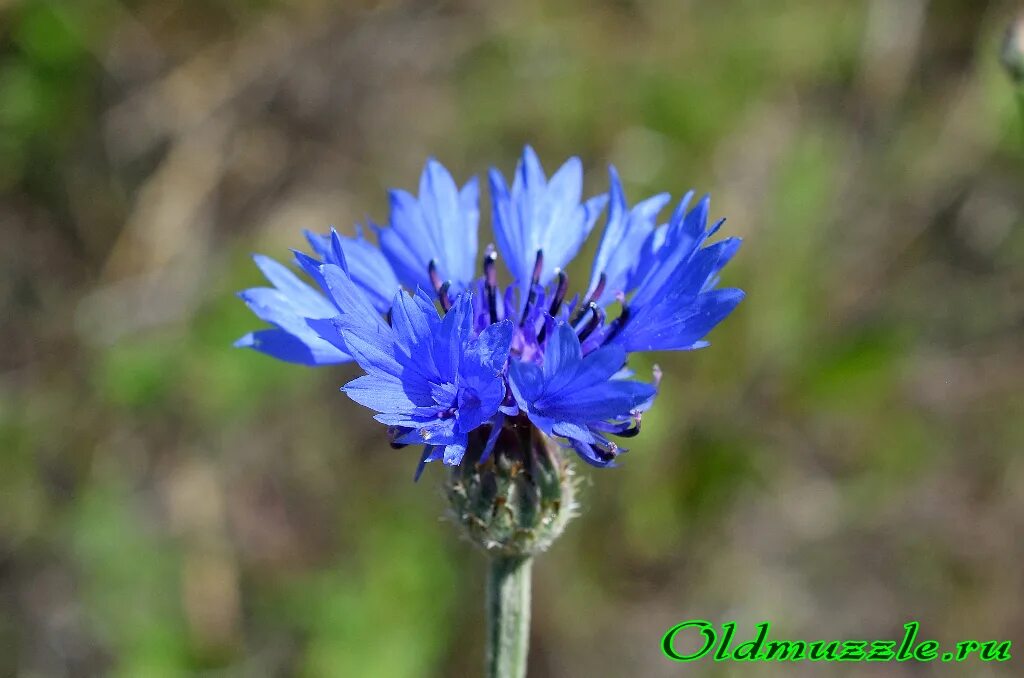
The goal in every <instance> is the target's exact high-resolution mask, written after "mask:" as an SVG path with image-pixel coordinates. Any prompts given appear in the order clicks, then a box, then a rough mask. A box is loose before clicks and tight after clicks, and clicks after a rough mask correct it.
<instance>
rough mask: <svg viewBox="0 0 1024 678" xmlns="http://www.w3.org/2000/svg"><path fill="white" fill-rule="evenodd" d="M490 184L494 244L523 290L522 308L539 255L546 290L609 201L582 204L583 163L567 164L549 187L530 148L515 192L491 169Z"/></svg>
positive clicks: (520, 166) (601, 198)
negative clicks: (538, 255)
mask: <svg viewBox="0 0 1024 678" xmlns="http://www.w3.org/2000/svg"><path fill="white" fill-rule="evenodd" d="M490 182H491V202H492V209H493V215H494V234H495V239H496V240H497V243H498V248H499V249H500V250H501V253H502V259H503V261H504V262H505V265H506V266H507V267H508V269H509V272H510V273H511V274H512V277H513V278H514V279H515V281H516V284H517V286H518V288H519V292H520V306H522V304H523V303H525V299H526V297H527V294H528V292H529V289H530V284H531V278H532V272H533V266H534V261H535V259H536V257H537V252H538V251H543V253H544V258H543V265H542V268H541V271H540V284H541V285H546V284H547V283H548V282H550V281H551V279H552V278H553V277H554V274H555V271H557V270H558V269H563V268H565V267H566V265H567V264H568V263H569V261H570V260H571V259H572V258H573V257H574V256H575V255H576V253H577V252H578V251H579V248H580V246H581V245H582V244H583V242H584V240H586V238H587V236H588V235H589V234H590V231H591V230H592V229H593V227H594V223H595V222H596V220H597V215H598V213H599V212H600V211H601V209H602V208H603V207H604V204H605V202H606V201H607V197H606V196H597V197H595V198H591V199H590V200H588V201H587V202H586V203H584V204H582V205H581V204H580V194H581V189H582V182H583V168H582V164H581V163H580V160H579V158H570V159H569V160H568V161H566V163H565V164H564V165H562V167H561V168H559V170H558V171H557V172H555V174H554V176H552V177H551V181H550V182H548V181H547V180H546V179H545V177H544V170H543V168H542V167H541V165H540V161H539V160H538V159H537V154H536V153H534V151H533V149H532V148H530V147H529V146H527V147H526V148H525V149H524V151H523V157H522V159H521V160H520V161H519V164H518V165H517V167H516V173H515V180H514V181H513V182H512V189H511V191H510V190H509V189H508V186H507V184H506V183H505V180H504V178H503V177H502V175H501V173H500V172H498V171H497V170H493V169H492V170H491V172H490Z"/></svg>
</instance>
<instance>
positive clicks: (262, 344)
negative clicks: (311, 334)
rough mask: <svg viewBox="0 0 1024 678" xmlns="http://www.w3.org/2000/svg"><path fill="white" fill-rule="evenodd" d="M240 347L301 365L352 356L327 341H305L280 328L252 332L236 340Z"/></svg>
mask: <svg viewBox="0 0 1024 678" xmlns="http://www.w3.org/2000/svg"><path fill="white" fill-rule="evenodd" d="M235 346H237V347H239V348H251V349H254V350H256V351H259V352H261V353H266V354H267V355H269V356H272V357H274V358H277V359H278V360H284V361H286V362H290V363H298V364H300V365H333V364H336V363H347V362H350V361H351V360H352V357H351V356H349V355H347V354H346V353H344V352H343V351H340V350H338V349H337V348H335V347H334V346H332V345H330V344H328V343H327V342H325V341H308V340H307V341H303V340H302V339H299V338H298V337H296V336H295V335H293V334H289V333H288V332H285V331H284V330H280V329H276V328H275V329H269V330H259V331H256V332H250V333H249V334H247V335H245V336H244V337H242V338H241V339H239V340H238V341H236V342H235Z"/></svg>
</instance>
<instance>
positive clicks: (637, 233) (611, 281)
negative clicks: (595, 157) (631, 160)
mask: <svg viewBox="0 0 1024 678" xmlns="http://www.w3.org/2000/svg"><path fill="white" fill-rule="evenodd" d="M608 173H609V175H610V186H611V187H610V192H609V207H608V221H607V224H606V225H605V230H604V235H603V236H602V238H601V244H600V245H599V246H598V249H597V254H596V255H595V257H594V266H593V269H592V272H591V279H590V287H589V289H588V291H587V296H588V297H589V296H590V295H591V294H592V293H593V292H594V291H595V290H596V288H597V286H598V281H599V279H600V277H601V276H602V275H604V276H605V285H604V290H603V292H602V293H601V295H600V296H599V297H598V298H597V299H596V300H595V301H597V303H598V304H601V305H606V304H609V303H611V302H612V301H613V300H614V299H615V297H616V295H617V294H620V293H627V292H630V291H632V289H633V285H634V284H635V282H636V280H635V279H636V272H637V270H638V269H639V267H640V265H641V262H642V251H643V248H644V246H645V244H647V243H648V239H649V238H650V237H651V234H652V233H653V232H654V222H655V219H657V216H658V213H659V212H660V211H661V209H662V208H663V207H664V206H665V203H667V202H668V201H669V195H668V194H667V193H662V194H659V195H655V196H653V197H650V198H648V199H647V200H644V201H642V202H640V203H638V204H637V205H636V206H635V207H633V209H632V210H629V209H628V207H627V204H626V197H625V195H624V194H623V191H622V184H621V183H620V181H619V175H618V172H617V171H616V170H615V168H614V167H609V168H608Z"/></svg>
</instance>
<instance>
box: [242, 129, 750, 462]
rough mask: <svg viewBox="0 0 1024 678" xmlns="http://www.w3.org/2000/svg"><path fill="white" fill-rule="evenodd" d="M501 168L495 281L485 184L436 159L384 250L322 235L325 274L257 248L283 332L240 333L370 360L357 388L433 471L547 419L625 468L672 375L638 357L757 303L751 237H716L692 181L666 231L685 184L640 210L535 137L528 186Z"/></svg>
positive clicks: (595, 454)
mask: <svg viewBox="0 0 1024 678" xmlns="http://www.w3.org/2000/svg"><path fill="white" fill-rule="evenodd" d="M489 178H490V182H489V183H490V189H491V201H492V220H493V225H494V231H495V240H496V243H497V247H494V246H493V245H492V246H488V247H487V248H485V252H484V255H483V257H482V258H481V259H482V275H480V276H479V277H475V274H474V271H475V270H476V264H477V261H478V257H479V254H478V236H477V233H478V222H479V209H478V187H477V182H476V181H475V180H471V181H470V182H469V183H467V184H465V185H464V186H463V187H462V188H461V189H460V188H458V186H457V184H456V183H455V181H454V180H453V179H452V177H451V175H450V174H449V173H448V171H447V170H446V169H445V168H444V167H443V166H442V165H441V164H440V163H438V162H437V161H434V160H431V161H429V162H428V163H427V165H426V167H425V168H424V170H423V174H422V176H421V179H420V186H419V195H418V196H413V195H412V194H410V193H407V192H405V191H397V190H396V191H392V192H391V194H390V218H389V220H388V224H387V225H386V226H381V227H378V226H373V227H372V228H373V230H374V231H375V233H376V236H377V240H378V242H379V247H377V246H375V245H374V244H373V243H372V242H371V241H370V240H369V239H367V238H366V237H365V235H364V233H363V231H362V229H358V230H357V232H356V235H355V236H353V237H347V236H342V235H340V234H338V233H336V232H333V231H332V232H331V233H329V234H327V235H318V234H313V233H308V234H307V238H308V240H309V243H310V246H311V247H312V250H313V255H314V256H310V255H307V254H304V253H302V252H296V253H295V258H296V263H297V264H298V266H299V268H301V269H302V270H303V271H304V272H305V273H306V274H307V275H308V276H309V277H310V279H311V280H312V281H313V282H314V283H315V286H313V285H309V284H307V283H306V282H303V281H302V280H301V279H300V278H299V277H298V276H297V275H295V274H294V273H293V272H292V271H291V270H289V269H288V268H286V267H285V266H282V265H281V264H278V263H277V262H274V261H273V260H271V259H268V258H266V257H262V256H257V257H256V264H257V266H259V268H260V270H261V271H262V272H263V274H264V275H265V276H266V278H267V280H268V281H269V282H270V284H271V285H272V287H259V288H253V289H249V290H246V291H244V292H242V293H241V297H242V298H243V300H245V302H246V303H247V304H248V305H249V307H250V308H251V309H252V310H253V312H254V313H255V314H256V315H257V316H258V317H260V318H261V319H262V320H264V321H266V322H268V323H270V324H271V325H273V328H271V329H265V330H260V331H257V332H253V333H251V334H248V335H246V336H245V337H243V338H242V339H240V340H239V341H238V344H237V345H239V346H246V347H250V348H253V349H256V350H259V351H262V352H264V353H267V354H269V355H271V356H273V357H276V358H279V359H281V360H287V361H291V362H297V363H303V364H307V365H326V364H333V363H341V362H347V361H355V362H356V363H357V364H358V365H359V366H360V367H361V368H362V369H363V371H364V372H365V375H364V376H361V377H358V378H357V379H355V380H354V381H351V382H349V383H348V384H347V385H345V386H344V387H343V388H342V390H343V391H344V392H345V393H346V394H347V395H348V396H349V397H350V398H352V399H353V400H354V401H356V402H358V403H360V404H362V405H364V406H366V407H368V408H369V409H371V410H374V411H375V412H376V415H375V417H376V419H377V420H378V421H380V422H381V423H383V424H386V425H387V426H388V427H389V430H390V433H391V440H392V443H393V444H394V445H395V446H403V445H407V444H414V443H415V444H423V445H424V452H423V455H422V457H421V464H420V469H421V470H422V466H423V464H424V463H426V462H428V461H435V460H441V461H442V462H443V463H445V464H448V465H458V464H460V463H461V461H462V459H463V457H464V456H465V455H466V453H467V450H470V449H473V457H472V459H473V461H474V462H482V461H485V460H487V458H488V456H489V455H491V454H492V451H493V450H494V449H495V447H496V444H497V443H498V441H499V440H504V441H505V442H504V443H502V444H501V445H500V446H499V447H500V448H501V449H509V450H511V451H510V452H509V454H515V452H514V448H515V447H516V441H522V440H527V441H529V440H532V437H533V436H534V433H533V432H534V431H540V432H543V433H544V434H546V435H547V436H552V437H555V438H557V439H559V440H560V441H562V442H563V444H564V445H566V446H567V447H570V448H572V449H573V450H575V451H576V453H577V454H578V455H579V457H580V458H581V459H583V460H584V461H586V462H587V463H590V464H592V465H595V466H602V467H603V466H610V465H613V464H614V462H615V459H616V458H617V457H618V455H619V454H621V453H622V452H624V451H625V449H624V448H622V447H620V445H619V444H618V443H617V442H615V441H614V440H613V438H618V439H621V438H628V437H631V436H634V435H636V434H637V433H638V432H639V428H640V419H641V415H642V413H643V411H645V410H646V409H647V408H648V407H650V405H651V403H652V402H653V400H654V398H655V396H656V394H657V383H656V382H657V379H655V380H654V383H645V382H643V381H637V380H635V379H633V378H632V377H633V375H632V373H631V372H630V371H629V370H628V368H627V367H626V365H627V360H628V356H629V354H630V353H634V352H637V351H663V350H691V349H696V348H701V347H703V346H706V345H707V342H706V341H705V339H704V337H705V336H706V335H707V333H708V332H709V331H710V330H711V329H712V328H713V327H714V326H715V325H717V324H718V323H719V322H720V321H721V320H723V319H724V318H725V317H726V316H727V315H728V314H729V313H730V312H731V311H732V309H733V308H735V307H736V305H737V304H738V303H739V302H740V301H741V300H742V298H743V292H741V291H740V290H736V289H720V288H718V287H717V284H718V274H719V272H720V271H721V269H722V267H723V266H724V265H725V264H726V263H727V262H728V261H729V260H730V259H731V258H732V256H733V255H734V254H735V253H736V251H737V249H738V247H739V240H738V239H737V238H727V239H723V240H720V241H718V242H715V243H714V244H709V243H708V240H709V239H710V238H711V237H712V236H713V235H714V234H715V233H716V232H717V231H718V229H719V227H720V226H721V223H722V222H721V221H719V222H716V223H714V224H713V225H712V226H710V227H709V226H708V212H709V200H708V198H707V197H704V198H702V199H700V200H699V201H697V202H696V204H695V205H692V206H691V203H693V195H692V193H688V194H687V195H686V196H684V197H683V199H682V200H681V201H680V203H679V204H678V206H677V207H676V209H675V210H674V211H673V213H672V214H671V217H670V218H669V220H668V223H666V224H662V225H658V224H657V218H658V214H659V213H660V212H661V210H662V209H663V208H664V207H665V205H666V204H667V203H668V201H669V196H668V195H667V194H661V195H657V196H654V197H651V198H648V199H646V200H644V201H642V202H640V203H637V204H636V205H634V206H633V207H632V208H631V207H629V205H628V204H627V202H626V199H625V195H624V193H623V190H622V186H621V183H620V181H619V178H618V175H617V173H616V172H615V169H614V168H611V170H610V189H609V194H608V195H607V196H605V195H599V196H596V197H592V198H589V199H586V200H583V199H582V183H583V171H582V166H581V163H580V161H579V159H577V158H572V159H570V160H569V161H567V162H566V163H565V164H564V165H562V167H561V168H560V169H559V170H558V171H556V172H555V173H554V174H553V175H552V176H551V178H550V179H548V178H547V177H546V176H545V174H544V171H543V169H542V167H541V164H540V162H539V160H538V159H537V156H536V154H535V153H534V152H533V150H532V149H531V148H529V147H527V148H526V149H525V151H524V153H523V157H522V159H521V160H520V162H519V164H518V166H517V168H516V172H515V176H514V178H513V181H512V184H511V187H509V185H508V184H507V183H506V181H505V178H504V176H503V175H502V174H501V173H500V172H499V171H498V170H491V172H490V176H489ZM606 205H607V207H608V214H607V219H606V223H605V226H604V232H603V235H602V237H601V241H600V243H599V245H598V248H597V254H596V256H595V259H594V263H593V268H592V274H591V279H590V282H589V285H588V287H587V288H586V293H585V294H584V295H583V296H579V295H576V296H573V297H571V298H570V297H569V294H568V293H569V279H568V276H567V274H566V273H565V267H566V266H567V265H568V264H569V262H570V261H571V260H572V259H573V257H574V256H575V255H576V254H577V253H578V251H579V249H580V247H581V246H582V245H583V243H584V242H585V241H586V239H587V237H588V236H589V235H590V233H591V231H592V230H593V228H594V226H595V224H596V222H597V219H598V217H599V215H600V212H601V211H602V210H603V209H604V207H605V206H606ZM499 259H500V260H501V261H503V262H504V266H505V268H506V269H507V270H508V273H509V274H510V275H511V278H512V282H511V284H509V285H507V286H505V287H504V288H503V287H502V286H501V285H499V282H498V265H499V264H498V261H499ZM615 309H618V310H617V313H616V311H615ZM524 436H525V438H524ZM506 439H507V440H506ZM526 444H529V443H528V442H527V443H526Z"/></svg>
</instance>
